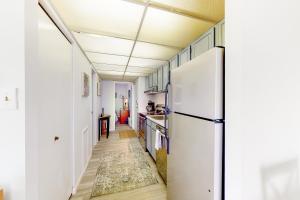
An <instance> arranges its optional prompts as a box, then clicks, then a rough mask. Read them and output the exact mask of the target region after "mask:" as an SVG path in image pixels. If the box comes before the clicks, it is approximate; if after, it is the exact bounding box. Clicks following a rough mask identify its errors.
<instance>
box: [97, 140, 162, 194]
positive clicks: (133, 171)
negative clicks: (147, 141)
mask: <svg viewBox="0 0 300 200" xmlns="http://www.w3.org/2000/svg"><path fill="white" fill-rule="evenodd" d="M129 140H130V142H129V143H128V149H127V151H122V152H116V151H111V152H104V153H103V154H102V155H101V157H102V158H101V159H100V160H101V163H100V166H99V168H98V171H97V176H96V180H95V183H94V186H93V190H92V194H91V198H93V197H97V196H101V195H104V194H111V193H115V192H122V191H128V190H133V189H136V188H140V187H145V186H148V185H153V184H157V183H158V181H157V179H156V178H155V175H154V173H153V171H152V169H151V167H150V165H149V163H148V161H147V160H146V158H145V155H144V152H143V149H142V148H141V146H140V144H139V142H138V140H137V139H129Z"/></svg>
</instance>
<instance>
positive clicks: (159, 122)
mask: <svg viewBox="0 0 300 200" xmlns="http://www.w3.org/2000/svg"><path fill="white" fill-rule="evenodd" d="M146 117H147V119H150V120H151V121H152V122H154V123H156V124H158V125H160V126H162V127H165V120H157V119H154V118H152V117H151V115H146ZM167 122H168V120H167Z"/></svg>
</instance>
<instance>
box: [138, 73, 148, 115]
mask: <svg viewBox="0 0 300 200" xmlns="http://www.w3.org/2000/svg"><path fill="white" fill-rule="evenodd" d="M135 84H136V88H137V94H136V99H137V105H138V109H137V112H147V110H146V106H147V105H148V97H147V95H146V94H145V93H144V91H145V77H142V76H141V77H139V78H138V79H137V80H136V82H135Z"/></svg>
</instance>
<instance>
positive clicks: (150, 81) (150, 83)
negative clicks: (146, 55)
mask: <svg viewBox="0 0 300 200" xmlns="http://www.w3.org/2000/svg"><path fill="white" fill-rule="evenodd" d="M148 77H149V78H148V79H149V88H151V87H152V86H153V79H152V74H150V75H149V76H148Z"/></svg>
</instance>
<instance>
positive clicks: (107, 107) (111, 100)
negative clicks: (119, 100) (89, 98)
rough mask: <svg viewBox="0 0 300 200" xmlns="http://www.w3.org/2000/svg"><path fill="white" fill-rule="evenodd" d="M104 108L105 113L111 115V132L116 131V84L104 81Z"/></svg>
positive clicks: (102, 88) (102, 89)
mask: <svg viewBox="0 0 300 200" xmlns="http://www.w3.org/2000/svg"><path fill="white" fill-rule="evenodd" d="M101 83H102V84H101V91H102V93H101V94H102V108H104V113H105V114H108V115H111V117H110V131H114V130H115V117H116V116H115V115H116V114H115V110H116V109H115V104H116V103H115V82H114V81H106V80H105V81H102V82H101Z"/></svg>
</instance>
